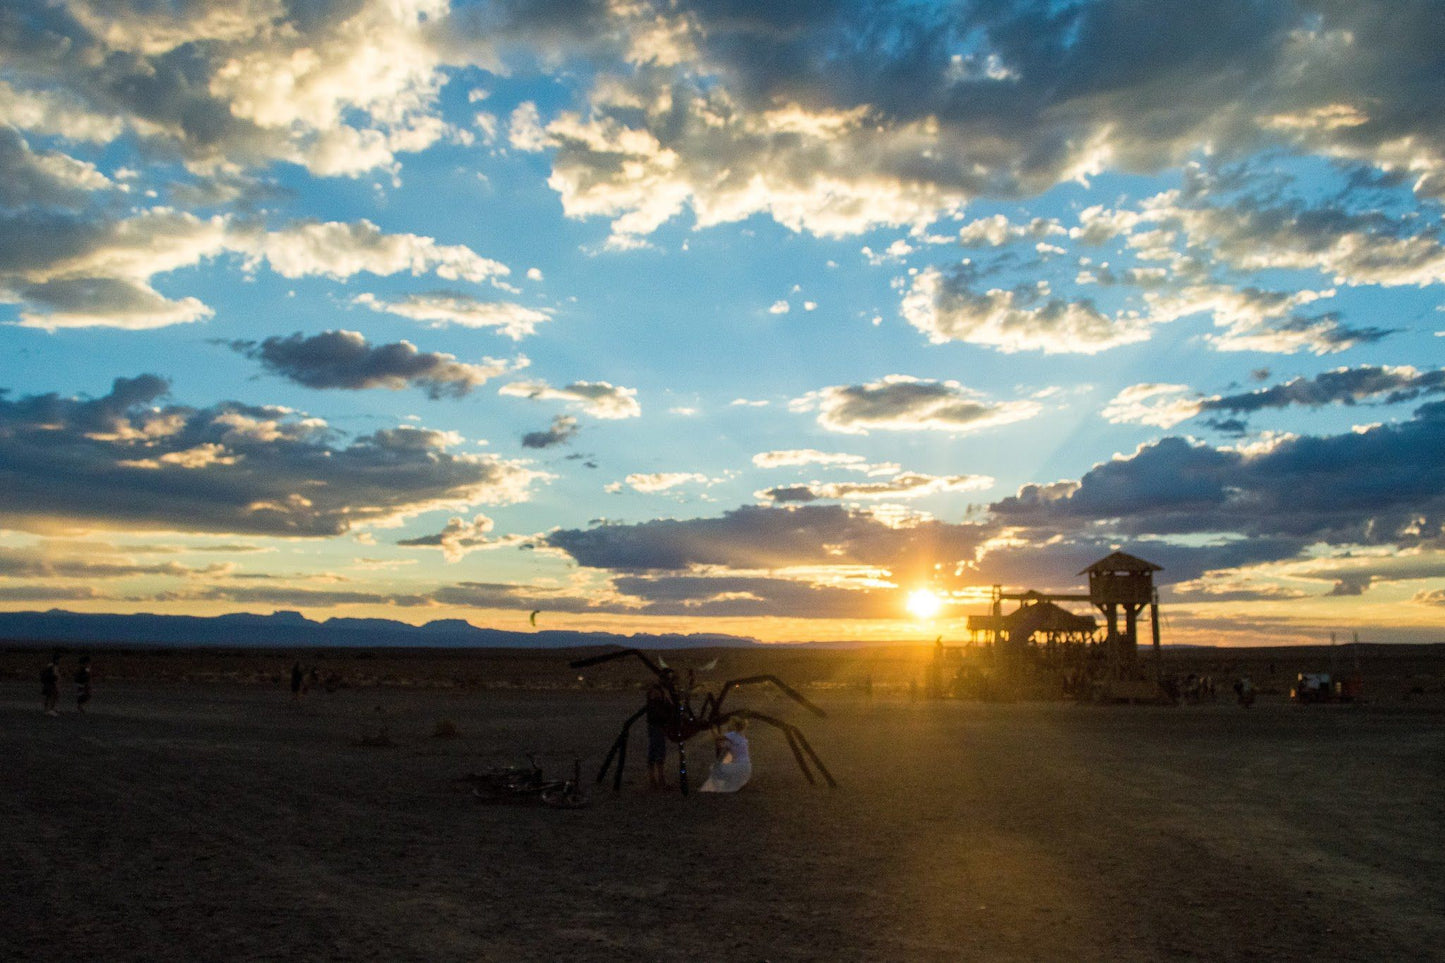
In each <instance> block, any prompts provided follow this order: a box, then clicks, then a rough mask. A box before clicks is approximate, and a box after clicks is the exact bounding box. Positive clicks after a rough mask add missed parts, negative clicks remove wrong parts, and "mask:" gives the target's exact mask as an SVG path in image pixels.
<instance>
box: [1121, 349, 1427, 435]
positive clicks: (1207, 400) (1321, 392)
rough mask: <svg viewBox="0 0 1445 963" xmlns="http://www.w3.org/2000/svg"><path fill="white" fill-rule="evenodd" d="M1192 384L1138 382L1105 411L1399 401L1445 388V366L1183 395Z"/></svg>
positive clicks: (1150, 416)
mask: <svg viewBox="0 0 1445 963" xmlns="http://www.w3.org/2000/svg"><path fill="white" fill-rule="evenodd" d="M1188 390H1189V389H1188V388H1186V387H1185V386H1184V385H1161V384H1138V385H1132V386H1130V387H1128V388H1125V389H1123V390H1122V391H1120V392H1119V394H1118V395H1116V396H1115V397H1114V399H1113V400H1112V401H1110V402H1109V404H1108V405H1107V406H1105V408H1104V410H1103V412H1102V414H1103V415H1104V417H1105V418H1107V419H1108V420H1109V421H1113V422H1126V423H1134V424H1143V425H1154V426H1157V427H1160V428H1171V427H1173V426H1174V425H1176V424H1178V423H1179V422H1181V421H1185V420H1187V419H1189V418H1193V417H1195V416H1197V415H1200V414H1203V413H1205V412H1223V413H1228V414H1235V415H1248V414H1253V413H1255V412H1259V411H1263V410H1265V409H1269V408H1286V407H1294V406H1299V407H1307V408H1319V407H1323V406H1325V405H1332V404H1342V405H1355V404H1360V403H1363V402H1370V401H1375V402H1379V403H1381V404H1398V403H1401V402H1407V401H1414V400H1416V399H1418V398H1420V397H1421V396H1424V395H1433V394H1440V393H1442V392H1445V369H1438V368H1437V369H1435V370H1433V371H1424V372H1421V371H1417V370H1416V369H1414V368H1412V367H1410V366H1408V365H1404V366H1379V365H1361V366H1359V367H1355V368H1335V369H1333V370H1331V371H1326V372H1323V373H1322V374H1318V375H1315V376H1314V377H1313V378H1292V379H1290V380H1289V381H1286V382H1283V383H1281V384H1277V385H1271V386H1270V387H1268V388H1260V389H1258V390H1256V391H1247V392H1243V393H1240V394H1234V395H1214V396H1211V397H1195V398H1184V397H1180V396H1181V395H1183V394H1184V393H1185V392H1187V391H1188Z"/></svg>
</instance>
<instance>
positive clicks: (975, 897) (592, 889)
mask: <svg viewBox="0 0 1445 963" xmlns="http://www.w3.org/2000/svg"><path fill="white" fill-rule="evenodd" d="M93 651H94V657H95V660H96V672H95V678H96V686H95V698H94V701H93V702H92V704H91V706H90V710H89V711H88V712H86V713H85V714H79V713H77V712H76V711H75V706H74V700H73V697H72V695H71V691H70V690H71V687H70V686H68V685H67V686H64V687H63V688H62V700H61V708H62V714H61V715H60V716H58V717H49V716H45V715H43V714H42V713H41V712H40V694H39V686H38V682H37V681H36V679H37V674H38V671H39V668H40V666H41V665H42V664H43V662H44V660H45V657H46V655H47V654H48V650H40V649H33V648H24V647H19V648H14V647H12V648H11V649H8V650H6V651H4V652H3V653H0V743H3V759H4V765H3V768H0V773H3V775H0V780H3V791H0V889H3V892H4V893H5V897H4V899H3V900H0V958H3V959H6V960H10V959H14V960H37V961H40V960H279V959H302V960H313V959H314V960H448V961H450V960H457V961H553V960H578V961H590V960H599V961H603V960H618V961H624V960H625V961H645V960H657V961H683V960H686V961H705V963H713V961H716V963H734V961H737V963H744V961H753V963H756V961H764V960H766V961H774V963H780V961H803V960H819V961H823V960H843V961H865V960H866V961H878V960H900V961H908V960H920V961H935V960H937V961H943V960H988V961H996V960H1301V961H1303V960H1360V961H1375V960H1432V959H1433V960H1440V959H1445V845H1442V840H1445V791H1442V790H1445V652H1442V650H1441V648H1440V647H1428V648H1410V649H1405V648H1400V649H1395V650H1387V649H1384V648H1383V647H1380V648H1377V649H1371V650H1370V651H1369V652H1367V653H1366V654H1365V657H1364V658H1363V659H1360V652H1359V651H1358V650H1356V651H1355V652H1354V653H1353V656H1354V662H1355V664H1357V665H1359V667H1360V668H1361V670H1362V673H1363V675H1364V677H1365V683H1366V689H1365V698H1364V700H1363V701H1362V702H1360V703H1356V704H1351V705H1316V706H1301V705H1295V704H1292V703H1290V702H1289V701H1288V698H1287V687H1288V680H1289V679H1290V678H1292V677H1293V673H1294V672H1296V671H1306V670H1310V671H1319V670H1327V669H1328V668H1329V665H1328V663H1329V661H1330V660H1331V659H1337V658H1338V655H1337V654H1336V653H1333V652H1330V651H1329V650H1328V649H1320V650H1299V649H1292V650H1283V649H1281V650H1271V649H1259V650H1249V651H1247V652H1238V651H1230V652H1226V651H1223V650H1204V651H1198V652H1187V653H1177V654H1170V655H1168V657H1167V659H1168V665H1167V667H1168V668H1169V669H1170V670H1171V671H1177V672H1180V673H1182V672H1184V671H1186V670H1188V671H1197V672H1200V673H1213V674H1215V675H1217V676H1218V677H1219V678H1220V681H1221V683H1222V684H1221V685H1220V686H1219V698H1218V701H1216V702H1212V703H1210V702H1205V703H1201V704H1190V705H1179V706H1154V705H1132V706H1130V705H1085V704H1076V703H1066V702H1059V701H1013V702H971V701H961V700H952V699H945V700H929V699H926V698H922V697H919V694H918V692H917V691H916V686H917V680H918V678H919V677H920V672H921V671H922V667H923V664H924V661H925V660H926V658H927V649H926V647H913V648H907V647H905V648H900V649H892V650H887V651H881V650H868V651H831V650H799V649H779V650H775V651H763V652H759V651H755V650H751V649H750V650H736V651H735V650H720V651H714V652H706V653H705V652H677V653H666V654H665V658H667V659H668V660H669V661H670V662H671V663H672V664H676V665H679V666H688V665H694V666H701V665H704V664H706V662H707V661H709V660H711V659H714V658H716V659H718V660H719V662H718V666H717V667H716V668H715V669H713V670H711V671H708V672H706V673H704V674H703V675H702V676H700V681H703V682H706V683H709V684H712V685H714V686H715V685H716V684H717V683H719V682H721V681H722V680H723V679H726V678H734V677H739V676H744V675H751V674H755V673H757V672H774V673H776V674H777V675H779V676H780V677H782V678H785V679H787V680H788V681H789V682H790V683H791V684H793V685H796V686H797V687H798V688H799V689H800V690H801V691H802V692H804V693H805V694H806V695H807V697H808V698H810V699H812V700H813V701H815V702H816V703H817V704H818V705H819V706H821V707H823V708H824V709H825V710H826V711H827V713H828V715H827V718H821V719H820V718H814V717H813V716H811V715H809V714H808V713H806V712H804V711H803V710H802V709H801V707H799V706H797V705H796V704H794V703H792V702H791V701H789V700H787V699H786V698H784V697H782V696H781V695H779V694H777V693H776V692H774V691H772V690H771V689H769V688H768V687H766V686H758V687H749V688H748V689H746V690H743V691H741V692H739V693H737V694H736V695H734V696H730V697H729V699H730V700H732V699H736V700H737V702H736V705H738V706H739V707H748V708H753V709H756V710H758V711H761V712H767V713H769V714H773V715H777V716H779V717H782V718H786V719H788V720H789V721H792V722H795V723H796V724H798V725H799V726H800V727H801V728H802V729H803V731H804V732H805V733H806V734H807V736H808V738H809V739H810V740H811V742H812V744H813V746H814V747H815V749H816V750H817V751H818V753H819V755H820V756H821V757H822V758H823V759H824V761H825V762H826V763H827V765H828V767H829V768H830V770H831V771H832V772H833V774H834V775H835V776H836V778H837V780H838V783H839V785H838V787H837V788H836V789H828V788H826V787H823V786H819V785H810V784H809V783H808V782H807V781H806V780H805V779H804V777H803V775H802V773H801V772H800V771H799V769H798V767H797V766H796V765H795V763H794V761H793V759H792V756H791V754H790V752H789V751H788V748H787V745H786V743H785V741H784V740H783V738H782V737H781V736H780V735H779V734H778V733H777V732H775V731H773V730H770V729H769V728H767V727H766V726H762V725H755V726H754V728H753V729H752V731H751V733H750V735H751V740H752V750H753V760H754V773H755V775H754V778H753V781H752V782H751V783H750V784H749V785H748V786H747V787H745V788H744V789H743V791H741V792H740V793H738V794H736V795H731V796H714V795H703V794H698V793H692V794H690V795H689V796H687V797H685V798H684V797H683V796H681V795H680V794H679V793H677V792H675V791H674V792H650V791H648V790H647V789H646V786H645V780H644V778H643V769H642V755H643V734H642V731H641V727H640V726H639V727H637V728H636V729H635V731H634V733H633V738H632V743H631V745H632V750H631V752H632V755H631V757H630V759H629V763H628V768H627V772H626V778H625V780H624V783H623V786H622V788H621V790H620V791H616V792H614V791H613V790H612V789H611V786H610V784H609V785H607V786H594V785H592V782H591V777H592V776H594V775H595V773H596V770H597V767H598V765H599V764H600V762H601V760H602V758H603V756H604V755H605V753H606V750H607V748H608V746H609V745H610V744H611V742H612V740H613V739H614V737H615V736H616V734H617V732H618V730H619V728H620V727H621V724H622V722H623V720H624V719H626V718H627V716H628V715H629V714H631V713H632V712H634V711H635V710H636V709H637V708H639V707H640V706H641V704H642V703H641V699H642V690H641V685H642V684H643V683H644V682H645V681H646V676H647V673H646V670H645V667H643V666H642V665H641V664H640V663H637V662H635V661H634V660H627V661H626V662H625V663H609V664H607V665H605V666H601V667H598V668H597V669H595V670H588V671H587V672H581V673H579V672H578V671H577V670H573V669H569V668H568V666H567V660H568V658H569V657H572V656H575V655H577V654H578V653H569V652H535V651H531V652H450V653H437V652H432V653H397V652H380V653H377V652H337V651H332V652H325V653H299V655H300V657H301V658H302V659H303V661H305V662H306V663H307V664H308V666H309V665H312V664H317V665H319V668H320V669H321V670H322V672H323V673H324V674H327V675H329V674H333V673H334V674H335V675H336V676H337V677H338V678H339V679H340V680H341V681H342V683H343V684H342V686H341V687H339V688H337V689H336V691H334V692H329V693H328V692H326V691H324V690H320V689H318V690H314V691H311V692H308V693H307V694H306V695H305V696H304V697H302V698H301V699H299V700H293V698H292V696H291V693H290V691H289V685H288V682H289V669H290V665H291V661H292V659H293V658H295V657H296V655H297V653H264V652H244V651H232V652H182V653H172V652H137V651H119V650H117V651H108V650H104V649H96V650H93ZM75 654H76V650H74V649H72V650H71V651H69V652H67V653H66V656H65V659H64V661H63V663H62V670H63V672H65V673H66V678H67V679H68V671H67V670H70V669H73V667H74V663H75ZM1336 669H1337V671H1338V669H1339V667H1338V666H1336ZM1242 673H1248V674H1250V675H1251V676H1252V678H1253V679H1254V680H1255V682H1256V684H1257V685H1258V686H1259V688H1260V691H1261V695H1260V698H1259V700H1258V701H1257V702H1256V704H1255V705H1254V706H1253V707H1252V708H1250V709H1242V708H1241V707H1239V706H1238V705H1236V704H1235V702H1234V700H1233V694H1232V693H1231V692H1230V691H1229V690H1228V687H1227V683H1228V681H1229V680H1230V677H1233V676H1237V675H1239V674H1242ZM439 732H454V735H452V736H451V737H444V736H442V735H438V733H439ZM380 735H384V736H385V738H384V739H378V738H375V737H377V736H380ZM378 743H380V744H378ZM528 753H534V754H536V756H537V759H538V761H539V763H541V764H542V765H543V767H544V768H545V769H546V770H547V771H548V772H549V773H555V774H557V775H566V774H568V773H570V771H571V770H572V767H573V760H574V759H580V760H581V765H582V767H583V771H584V776H585V777H586V779H587V783H588V788H589V790H590V791H591V804H590V805H589V806H587V807H586V808H582V809H576V810H553V809H546V808H542V807H539V806H534V805H521V804H519V805H505V804H503V805H496V804H486V803H483V802H480V801H479V800H478V799H477V798H475V797H474V796H473V795H472V794H471V793H470V791H469V789H468V787H467V786H466V784H465V783H459V781H458V779H459V777H461V776H464V775H465V774H467V773H469V772H475V771H479V770H481V769H484V768H487V767H490V766H496V765H502V764H506V763H511V762H518V761H521V760H522V759H523V758H525V756H526V754H528ZM707 756H708V749H707V747H706V745H705V740H704V739H699V740H697V741H695V742H694V743H692V744H691V746H690V759H691V761H692V768H693V773H694V779H700V776H701V774H702V773H704V772H705V770H706V766H707ZM672 760H675V756H674V757H672ZM672 760H670V776H671V777H672V778H673V779H674V780H675V779H676V772H675V770H672V767H671V761H672Z"/></svg>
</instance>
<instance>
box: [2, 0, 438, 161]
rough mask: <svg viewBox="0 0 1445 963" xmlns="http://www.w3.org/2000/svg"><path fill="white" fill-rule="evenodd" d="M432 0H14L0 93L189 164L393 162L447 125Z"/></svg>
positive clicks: (65, 129) (101, 136)
mask: <svg viewBox="0 0 1445 963" xmlns="http://www.w3.org/2000/svg"><path fill="white" fill-rule="evenodd" d="M447 11H448V4H447V3H446V2H445V0H398V2H391V0H386V2H383V0H356V2H348V3H332V2H324V3H321V4H312V5H309V6H295V5H289V6H288V5H285V4H282V3H279V2H277V0H243V2H240V3H235V4H230V5H227V6H226V7H224V8H223V7H220V6H215V5H207V4H190V5H183V6H179V7H166V8H164V9H160V8H156V7H154V5H151V4H145V3H140V2H130V0H116V2H106V3H96V2H92V0H69V2H67V3H65V4H49V3H41V2H39V0H19V4H18V6H17V8H16V9H15V13H16V16H15V17H13V18H12V22H11V29H10V30H8V31H7V32H6V34H5V37H4V42H3V47H0V50H3V59H4V60H5V61H6V65H7V77H6V80H7V85H6V89H5V91H4V94H6V95H7V97H0V101H3V100H5V99H9V100H10V101H12V102H14V103H16V104H17V105H18V106H20V107H22V108H24V110H23V111H22V112H21V117H22V118H23V119H24V120H25V121H26V122H30V121H31V118H32V117H36V115H39V116H38V117H37V118H36V123H37V126H38V127H39V128H40V129H45V130H47V131H49V132H54V133H61V134H64V135H65V136H69V137H73V138H83V139H90V140H96V141H99V140H110V139H112V138H114V137H115V136H117V134H119V133H120V132H121V131H128V132H129V133H130V134H131V135H133V136H135V137H138V138H140V139H141V140H143V141H144V143H145V145H146V148H147V150H149V151H151V152H154V153H158V154H162V155H164V154H169V155H171V156H174V157H179V158H181V159H183V160H184V161H185V162H186V163H187V164H188V165H189V166H190V167H191V168H192V169H194V170H197V171H212V170H219V169H223V168H225V167H227V166H230V165H236V164H243V165H257V166H259V165H264V164H267V163H270V162H272V161H277V160H280V161H287V162H291V163H297V164H302V165H305V166H307V167H308V168H310V170H311V171H312V172H314V173H317V174H320V175H323V176H326V175H346V176H354V175H357V174H360V173H362V172H364V171H367V170H372V169H382V170H394V168H395V166H396V158H397V155H398V154H399V153H402V152H407V151H416V150H420V149H422V148H424V147H427V146H429V145H430V144H433V143H435V142H437V141H438V140H440V139H442V138H443V137H448V136H454V132H453V131H452V130H451V128H449V127H448V126H447V125H446V124H445V123H443V122H442V121H441V119H440V116H439V110H438V95H439V93H440V90H441V87H442V84H443V82H444V80H445V75H444V73H443V69H442V68H443V67H444V66H445V65H446V54H445V52H444V49H443V45H442V44H441V43H439V42H438V40H439V38H438V36H437V33H436V31H437V27H438V24H439V23H441V22H443V21H444V18H445V16H446V14H447ZM46 108H49V110H47V109H46ZM56 108H58V109H56ZM52 111H53V113H52ZM16 122H18V121H16Z"/></svg>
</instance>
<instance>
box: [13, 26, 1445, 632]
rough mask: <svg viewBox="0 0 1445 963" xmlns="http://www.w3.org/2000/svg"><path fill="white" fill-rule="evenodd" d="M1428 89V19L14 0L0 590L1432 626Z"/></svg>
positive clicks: (717, 626)
mask: <svg viewBox="0 0 1445 963" xmlns="http://www.w3.org/2000/svg"><path fill="white" fill-rule="evenodd" d="M1442 100H1445V16H1442V14H1441V8H1440V5H1439V4H1438V3H1436V2H1433V0H1392V2H1390V3H1360V2H1358V0H1353V2H1312V3H1306V2H1299V3H1292V2H1286V0H1270V2H1245V0H1220V2H1217V3H1212V4H1207V5H1200V4H1197V3H1192V2H1171V0H1149V2H1145V0H1129V2H1126V0H1100V2H1066V0H1053V2H1005V0H976V2H957V3H934V2H926V0H910V2H900V3H877V2H871V0H870V2H852V3H849V2H840V3H816V2H788V0H767V2H761V0H721V2H710V3H694V2H690V0H657V2H652V0H509V2H502V3H488V2H482V3H474V2H460V0H458V2H454V3H448V2H447V0H225V2H221V0H166V2H156V0H103V2H102V0H70V2H67V0H7V2H6V3H5V5H4V7H3V10H0V359H3V360H0V388H3V394H0V610H11V611H21V610H42V609H49V608H63V609H68V610H72V611H80V612H156V613H168V614H189V615H210V614H220V613H224V612H240V611H245V612H259V613H267V612H271V611H276V610H295V611H300V612H303V613H304V614H306V615H307V616H309V617H312V618H317V619H325V618H329V617H385V618H392V619H398V620H402V621H406V622H411V623H416V624H421V623H424V622H427V621H431V620H434V619H465V620H467V621H469V622H471V623H473V624H475V625H479V626H489V627H496V628H503V629H515V630H518V631H533V629H532V624H531V622H530V620H529V614H530V613H531V612H534V611H537V610H540V614H539V615H538V617H537V619H536V628H537V629H538V630H541V629H586V630H609V631H617V632H624V633H631V632H730V633H736V634H740V635H746V636H751V637H754V638H757V639H760V640H763V641H807V640H845V639H847V640H859V641H877V640H905V641H908V640H914V641H918V640H923V641H931V640H932V639H933V638H935V637H936V636H940V635H941V636H944V637H946V638H948V639H950V640H954V639H963V638H965V637H966V633H965V628H964V624H965V623H964V620H965V617H966V616H967V615H969V614H981V613H984V612H986V611H987V609H988V599H989V593H990V590H991V587H992V586H994V585H1002V586H1004V587H1005V589H1006V590H1018V589H1026V588H1033V589H1037V590H1040V591H1059V592H1067V591H1070V590H1073V591H1078V590H1079V588H1080V587H1081V585H1082V584H1083V580H1082V579H1080V578H1079V576H1078V574H1077V573H1079V572H1080V571H1081V570H1082V569H1083V568H1084V567H1085V566H1087V565H1089V564H1090V563H1091V562H1093V561H1095V560H1097V559H1099V558H1101V557H1103V556H1105V555H1107V554H1108V553H1109V552H1111V551H1114V550H1115V549H1122V550H1124V551H1126V552H1129V553H1131V554H1134V555H1137V556H1139V557H1142V558H1144V559H1146V560H1149V561H1151V562H1154V563H1155V564H1158V565H1160V566H1162V569H1163V570H1162V571H1161V572H1159V573H1158V575H1157V584H1159V585H1160V586H1161V589H1160V594H1161V605H1162V612H1163V616H1162V622H1161V625H1162V629H1163V637H1164V641H1165V642H1176V643H1196V644H1221V645H1233V644H1270V643H1297V642H1323V641H1327V639H1328V637H1329V635H1330V633H1337V634H1338V635H1339V637H1340V638H1341V639H1347V638H1351V637H1354V635H1356V634H1357V635H1358V637H1359V638H1360V639H1362V640H1365V641H1377V642H1422V641H1445V538H1442V526H1445V367H1442V362H1445V299H1442V293H1445V234H1442V223H1441V201H1442V197H1445V111H1441V110H1440V107H1439V105H1440V104H1441V102H1442ZM918 592H925V593H930V594H931V597H932V598H934V599H935V600H937V602H939V603H940V605H939V606H938V608H937V611H936V612H932V613H927V612H923V611H921V610H918V609H916V608H915V609H910V607H909V605H908V599H909V598H910V597H911V596H913V595H914V593H918Z"/></svg>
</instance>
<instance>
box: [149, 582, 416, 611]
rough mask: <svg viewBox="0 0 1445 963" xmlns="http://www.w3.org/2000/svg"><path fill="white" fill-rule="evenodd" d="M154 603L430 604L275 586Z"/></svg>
mask: <svg viewBox="0 0 1445 963" xmlns="http://www.w3.org/2000/svg"><path fill="white" fill-rule="evenodd" d="M154 601H165V602H179V601H184V602H195V601H205V602H232V603H236V604H239V605H268V606H276V607H280V608H291V609H303V608H335V607H337V606H341V605H395V606H398V607H401V608H418V607H422V606H428V605H431V604H432V600H431V599H430V598H429V597H427V596H425V595H404V594H398V593H387V592H364V591H352V590H344V589H342V590H338V589H309V588H301V587H294V586H292V587H282V586H276V585H262V586H237V585H214V586H211V587H209V588H206V589H202V590H197V591H187V592H163V593H159V594H157V595H156V596H154Z"/></svg>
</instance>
